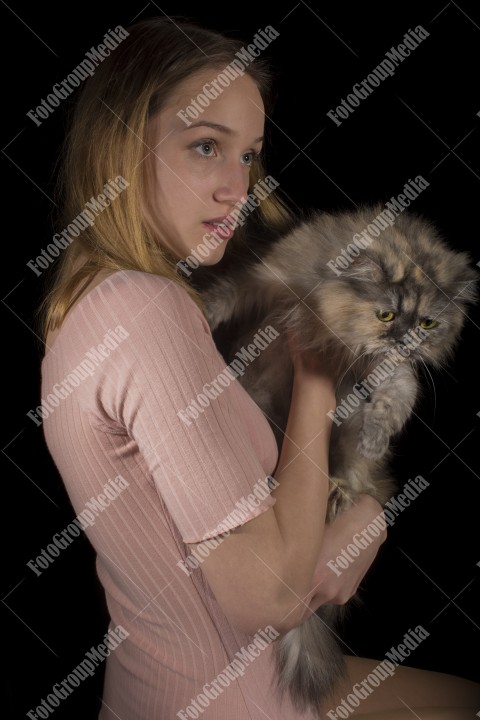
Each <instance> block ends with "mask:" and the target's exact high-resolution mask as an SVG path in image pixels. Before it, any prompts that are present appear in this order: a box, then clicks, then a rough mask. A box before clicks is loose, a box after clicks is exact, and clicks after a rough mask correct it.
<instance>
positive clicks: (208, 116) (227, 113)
mask: <svg viewBox="0 0 480 720" xmlns="http://www.w3.org/2000/svg"><path fill="white" fill-rule="evenodd" d="M221 69H222V68H220V69H219V70H215V68H208V69H207V70H204V71H202V72H201V73H198V74H196V75H193V76H192V77H190V78H188V79H187V80H185V81H184V82H183V83H181V84H180V85H179V87H178V89H177V91H176V92H175V93H174V95H172V97H171V98H170V101H169V102H168V104H167V106H166V107H165V108H164V109H163V110H162V111H161V112H160V113H159V114H158V115H157V116H156V118H154V119H153V120H152V121H151V124H150V128H149V140H148V144H149V148H150V150H151V151H152V155H150V156H149V158H148V160H147V162H149V163H150V165H149V166H148V174H147V177H148V178H149V181H148V206H147V209H146V212H147V218H148V220H149V222H150V224H151V225H153V227H154V228H155V231H156V234H157V236H158V239H159V242H161V244H162V245H164V246H166V247H168V248H169V250H170V251H171V252H172V253H173V254H174V255H175V257H178V258H186V257H188V256H189V255H191V254H192V250H195V249H196V248H197V246H198V245H200V244H201V243H203V245H204V247H205V243H204V240H205V236H206V235H207V236H208V237H210V236H211V235H215V238H214V240H213V242H210V243H209V244H210V245H216V247H215V248H214V249H208V256H207V257H205V258H204V259H202V260H201V262H202V264H205V265H212V264H214V263H217V262H218V261H219V260H220V259H221V258H222V256H223V253H224V251H225V247H226V243H227V242H228V240H229V239H230V237H231V236H232V235H233V231H232V229H231V227H230V228H229V227H228V226H227V227H226V226H225V225H224V226H221V225H220V226H219V225H218V223H221V222H222V220H223V219H224V218H225V217H226V216H227V215H228V214H229V213H231V212H232V210H234V208H235V206H236V204H237V203H242V202H245V200H246V197H247V194H248V186H249V174H250V170H251V166H252V164H253V163H254V162H255V155H256V154H257V153H259V152H260V150H261V148H262V139H263V129H264V119H265V116H264V107H263V101H262V98H261V96H260V93H259V90H258V88H257V86H256V85H255V83H254V82H253V80H252V79H251V78H250V77H249V76H248V75H243V76H239V77H237V78H236V79H234V80H232V81H231V84H230V85H229V87H227V88H223V92H222V93H221V94H220V95H219V96H218V97H217V98H215V99H212V100H210V104H209V105H208V107H206V108H204V109H203V112H201V113H200V114H199V116H198V117H197V118H196V119H192V117H190V116H188V115H186V114H185V109H186V108H187V107H188V106H189V105H191V103H192V99H194V100H196V98H197V96H198V95H199V94H200V93H202V92H203V86H204V85H205V84H206V83H211V82H212V81H213V80H214V79H215V78H216V77H217V75H218V74H219V72H220V71H221ZM197 107H198V108H200V106H199V105H197ZM179 112H181V113H182V115H181V116H179V115H177V113H179ZM182 116H183V117H185V118H186V119H187V121H188V122H189V123H190V125H187V122H185V121H184V120H183V119H182ZM230 226H231V222H230Z"/></svg>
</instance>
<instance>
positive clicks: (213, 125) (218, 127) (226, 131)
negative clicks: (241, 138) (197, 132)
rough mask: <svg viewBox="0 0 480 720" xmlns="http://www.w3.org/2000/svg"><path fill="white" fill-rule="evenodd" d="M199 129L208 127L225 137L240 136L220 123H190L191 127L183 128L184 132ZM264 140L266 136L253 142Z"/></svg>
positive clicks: (204, 121) (201, 121) (202, 121)
mask: <svg viewBox="0 0 480 720" xmlns="http://www.w3.org/2000/svg"><path fill="white" fill-rule="evenodd" d="M197 127H208V128H211V129H212V130H218V131H219V132H221V133H224V134H225V135H238V132H237V130H232V128H229V127H227V126H226V125H221V124H220V123H214V122H208V120H199V121H198V122H194V123H190V125H188V126H187V127H185V128H182V132H184V131H185V130H192V128H197ZM263 140H264V136H263V135H261V136H260V137H258V138H255V140H254V141H253V142H254V143H256V142H263Z"/></svg>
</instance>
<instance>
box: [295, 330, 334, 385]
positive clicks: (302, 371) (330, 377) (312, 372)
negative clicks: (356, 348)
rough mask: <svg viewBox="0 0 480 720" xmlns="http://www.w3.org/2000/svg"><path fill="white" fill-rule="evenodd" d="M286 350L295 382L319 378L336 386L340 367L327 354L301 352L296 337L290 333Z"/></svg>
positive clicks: (311, 351)
mask: <svg viewBox="0 0 480 720" xmlns="http://www.w3.org/2000/svg"><path fill="white" fill-rule="evenodd" d="M288 349H289V354H290V359H291V361H292V364H293V371H294V377H295V381H296V382H299V381H300V382H302V381H304V380H307V381H308V379H309V378H320V379H322V380H324V381H325V382H327V383H329V384H330V383H331V384H332V385H333V387H335V386H336V384H337V381H338V379H339V375H340V367H339V365H338V363H335V361H334V359H333V358H332V357H330V356H329V354H328V353H327V352H320V351H313V350H301V348H300V343H299V341H298V337H297V336H296V335H295V333H293V332H292V331H289V333H288Z"/></svg>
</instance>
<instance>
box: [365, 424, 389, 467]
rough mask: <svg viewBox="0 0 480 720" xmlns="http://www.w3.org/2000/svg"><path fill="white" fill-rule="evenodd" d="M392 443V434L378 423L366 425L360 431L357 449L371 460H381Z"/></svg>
mask: <svg viewBox="0 0 480 720" xmlns="http://www.w3.org/2000/svg"><path fill="white" fill-rule="evenodd" d="M389 444H390V436H389V434H388V433H387V432H386V431H385V429H384V428H383V427H382V426H381V425H378V424H377V423H369V424H368V425H364V426H363V428H362V430H361V431H360V437H359V440H358V445H357V450H358V452H359V453H360V455H363V457H366V458H368V459H369V460H379V459H380V458H381V457H383V456H384V455H385V453H386V452H387V450H388V446H389Z"/></svg>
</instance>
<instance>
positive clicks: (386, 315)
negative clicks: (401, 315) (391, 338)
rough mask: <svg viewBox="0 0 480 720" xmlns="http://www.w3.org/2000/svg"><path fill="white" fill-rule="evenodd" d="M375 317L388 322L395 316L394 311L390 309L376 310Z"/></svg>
mask: <svg viewBox="0 0 480 720" xmlns="http://www.w3.org/2000/svg"><path fill="white" fill-rule="evenodd" d="M377 317H378V319H379V320H381V321H382V322H390V321H391V320H393V318H394V317H395V313H394V312H392V311H391V310H377Z"/></svg>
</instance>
